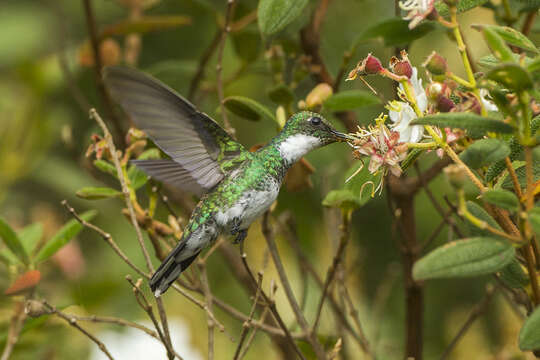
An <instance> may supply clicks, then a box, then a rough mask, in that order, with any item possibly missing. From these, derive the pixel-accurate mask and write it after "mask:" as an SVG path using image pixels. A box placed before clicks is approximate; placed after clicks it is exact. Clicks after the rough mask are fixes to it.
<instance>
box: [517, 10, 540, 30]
mask: <svg viewBox="0 0 540 360" xmlns="http://www.w3.org/2000/svg"><path fill="white" fill-rule="evenodd" d="M537 15H538V9H534V10H531V11H530V12H529V13H528V14H527V17H526V18H525V21H524V22H523V27H522V28H521V32H522V33H523V34H524V35H529V33H530V32H531V29H532V27H533V25H534V19H535V18H536V16H537Z"/></svg>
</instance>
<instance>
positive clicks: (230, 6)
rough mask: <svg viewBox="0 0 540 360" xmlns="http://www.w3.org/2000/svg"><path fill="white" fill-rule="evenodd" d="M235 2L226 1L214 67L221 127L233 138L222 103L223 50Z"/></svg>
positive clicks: (231, 0)
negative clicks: (221, 121) (221, 119)
mask: <svg viewBox="0 0 540 360" xmlns="http://www.w3.org/2000/svg"><path fill="white" fill-rule="evenodd" d="M235 5H236V1H235V0H227V12H226V14H225V24H224V25H223V29H222V31H221V39H220V42H219V49H218V58H217V65H216V82H217V92H218V98H219V108H220V110H221V116H222V117H223V127H224V128H225V130H226V131H227V132H228V133H229V134H230V135H231V136H232V137H233V138H234V134H235V130H234V128H232V127H231V123H230V122H229V117H228V116H227V110H226V109H225V104H224V102H223V100H224V98H225V96H224V95H223V50H224V49H225V42H226V40H227V35H228V34H229V32H230V31H231V26H230V23H231V21H232V18H233V15H234V9H235Z"/></svg>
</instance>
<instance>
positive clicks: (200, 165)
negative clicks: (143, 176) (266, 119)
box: [105, 67, 249, 195]
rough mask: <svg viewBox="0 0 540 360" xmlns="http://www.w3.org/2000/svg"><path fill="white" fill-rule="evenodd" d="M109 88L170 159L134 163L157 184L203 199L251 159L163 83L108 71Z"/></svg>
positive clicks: (136, 73)
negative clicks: (171, 186)
mask: <svg viewBox="0 0 540 360" xmlns="http://www.w3.org/2000/svg"><path fill="white" fill-rule="evenodd" d="M105 83H106V84H107V86H108V88H109V90H110V92H111V95H112V96H113V98H114V99H115V100H117V101H118V102H119V103H120V104H121V105H122V107H123V108H124V110H125V111H126V113H127V114H128V115H129V116H130V117H131V119H132V120H133V122H134V123H135V125H136V126H137V127H138V128H139V129H141V130H143V131H144V132H145V133H146V134H147V135H148V136H149V137H150V138H151V139H152V140H153V141H154V142H155V143H156V145H157V146H158V147H159V148H160V149H161V150H163V152H165V153H166V154H167V155H169V156H170V157H171V160H157V161H156V160H146V161H136V162H135V163H136V164H137V166H139V167H141V168H142V169H143V170H145V171H146V172H147V173H148V174H150V175H151V176H153V177H155V178H156V179H158V180H160V181H164V182H167V183H170V184H171V185H174V186H178V187H179V188H182V189H184V190H187V191H191V192H193V193H196V194H197V195H201V194H203V193H204V192H206V191H208V190H210V189H211V188H213V187H214V186H215V185H216V184H217V183H218V182H220V181H221V180H222V179H223V178H224V177H225V175H227V174H228V173H229V172H230V171H232V170H234V169H235V168H236V167H237V166H238V165H239V164H240V163H241V162H242V161H243V160H245V159H246V158H247V157H248V156H249V152H248V151H247V150H246V149H245V148H244V147H243V146H242V145H241V144H239V143H238V142H236V141H234V140H233V139H232V138H231V137H230V136H229V135H228V134H227V132H225V130H223V128H221V126H219V125H218V124H217V123H216V122H215V121H214V120H212V119H211V118H210V117H208V116H207V115H206V114H204V113H202V112H199V111H198V110H197V109H196V108H195V106H194V105H193V104H191V103H190V102H189V101H187V100H186V99H184V98H183V97H182V96H180V95H179V94H177V93H176V92H175V91H174V90H172V89H171V88H169V87H168V86H166V85H165V84H163V83H162V82H160V81H159V80H157V79H155V78H153V77H151V76H149V75H146V74H144V73H142V72H140V71H137V70H135V69H130V68H126V67H108V68H106V69H105Z"/></svg>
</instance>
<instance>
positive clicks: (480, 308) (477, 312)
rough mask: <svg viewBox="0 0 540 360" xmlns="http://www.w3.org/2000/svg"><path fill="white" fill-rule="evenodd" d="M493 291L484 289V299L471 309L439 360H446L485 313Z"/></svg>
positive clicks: (489, 288) (490, 288)
mask: <svg viewBox="0 0 540 360" xmlns="http://www.w3.org/2000/svg"><path fill="white" fill-rule="evenodd" d="M495 290H496V289H495V288H493V287H488V289H486V294H485V295H484V298H483V299H482V300H481V301H480V302H479V303H478V304H477V305H476V306H475V307H474V308H473V310H472V312H471V313H470V314H469V317H468V318H467V320H466V321H465V323H464V324H463V326H462V327H461V328H460V329H459V331H458V333H457V334H456V336H454V338H453V339H452V341H451V342H450V344H449V345H448V347H447V348H446V349H445V350H444V352H443V354H442V355H441V360H445V359H447V358H448V356H449V355H450V353H451V352H452V350H454V349H455V347H456V345H457V343H458V342H459V341H460V340H461V338H463V336H464V335H465V333H466V332H467V331H468V330H469V329H470V327H471V326H472V324H473V323H474V322H475V320H476V319H478V317H480V316H481V315H482V314H483V313H484V312H485V311H486V309H487V305H488V304H489V302H490V301H491V299H492V298H493V294H494V293H495Z"/></svg>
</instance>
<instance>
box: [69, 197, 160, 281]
mask: <svg viewBox="0 0 540 360" xmlns="http://www.w3.org/2000/svg"><path fill="white" fill-rule="evenodd" d="M62 205H64V207H65V208H66V209H67V210H68V211H69V213H70V214H71V215H73V217H74V218H75V219H76V220H77V221H78V222H79V223H81V225H82V226H84V227H86V228H88V229H90V230H92V231H95V232H97V233H98V234H99V235H100V236H101V237H102V238H103V239H104V240H105V241H106V242H107V244H109V246H110V247H112V249H113V250H114V252H115V253H116V254H117V255H118V256H119V257H120V258H121V259H122V260H124V262H125V263H126V264H128V266H129V267H130V268H132V269H133V270H135V272H136V273H137V274H139V275H141V276H144V277H146V278H149V277H150V276H149V275H148V274H147V273H145V272H144V271H143V270H141V269H140V268H139V267H137V265H135V264H134V263H133V262H132V261H131V260H130V259H129V258H128V257H127V256H126V254H125V253H124V252H123V251H122V249H120V247H118V245H117V244H116V242H115V241H114V240H113V238H112V236H111V234H109V233H108V232H105V231H103V230H102V229H100V228H99V227H97V226H95V225H94V224H91V223H89V222H88V221H86V220H84V219H82V218H81V217H80V216H79V214H77V212H76V211H75V209H74V208H72V207H71V205H69V204H68V202H67V201H66V200H62Z"/></svg>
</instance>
